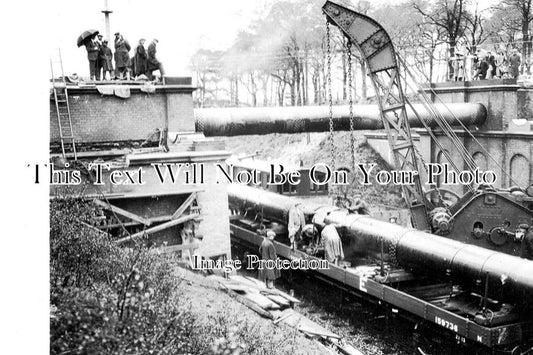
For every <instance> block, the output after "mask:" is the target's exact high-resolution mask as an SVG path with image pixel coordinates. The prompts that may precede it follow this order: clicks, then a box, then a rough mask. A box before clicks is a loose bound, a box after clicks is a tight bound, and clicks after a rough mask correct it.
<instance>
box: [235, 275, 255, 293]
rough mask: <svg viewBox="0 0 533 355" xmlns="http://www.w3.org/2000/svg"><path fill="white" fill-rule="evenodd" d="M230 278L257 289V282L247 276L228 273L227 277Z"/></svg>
mask: <svg viewBox="0 0 533 355" xmlns="http://www.w3.org/2000/svg"><path fill="white" fill-rule="evenodd" d="M229 279H230V280H232V281H235V282H238V283H241V284H243V285H246V286H248V287H251V288H254V289H257V290H259V287H258V286H257V284H256V283H255V282H253V281H250V280H248V279H247V278H245V277H243V276H240V275H230V277H229Z"/></svg>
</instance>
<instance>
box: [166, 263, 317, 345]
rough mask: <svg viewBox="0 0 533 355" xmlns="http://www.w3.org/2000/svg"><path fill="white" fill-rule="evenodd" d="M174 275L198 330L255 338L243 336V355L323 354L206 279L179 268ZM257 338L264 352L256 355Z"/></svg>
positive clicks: (309, 342) (292, 332)
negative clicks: (264, 345) (263, 344)
mask: <svg viewBox="0 0 533 355" xmlns="http://www.w3.org/2000/svg"><path fill="white" fill-rule="evenodd" d="M176 273H177V275H178V277H179V278H180V279H182V283H181V285H180V286H181V287H180V289H181V292H182V293H181V300H182V301H183V302H187V303H188V305H187V306H188V307H189V308H190V310H191V311H192V312H193V313H194V314H195V316H196V317H197V321H198V323H199V325H200V326H201V327H212V328H213V327H217V328H218V330H219V331H220V332H221V333H227V334H231V333H235V332H239V333H248V335H254V337H252V336H250V337H249V339H247V338H246V334H244V339H245V341H244V342H245V343H246V344H245V345H246V347H245V349H244V350H243V352H242V353H243V354H250V353H265V354H317V355H318V354H324V347H323V345H321V344H319V343H318V342H317V341H315V340H311V339H308V338H306V337H305V336H304V335H302V334H301V333H299V332H298V331H296V330H295V329H292V328H290V327H289V326H287V325H284V324H278V325H274V324H273V323H272V321H271V320H269V319H266V318H263V317H261V316H260V315H258V314H257V313H255V312H254V311H252V310H251V309H249V308H248V307H246V306H244V305H242V304H241V303H239V302H238V301H237V300H235V299H234V298H233V297H231V296H230V295H228V294H226V293H225V292H224V291H222V290H220V289H219V288H218V283H217V282H215V281H213V280H211V279H209V277H205V276H203V275H202V274H198V273H195V272H192V271H190V270H186V269H183V268H178V269H177V271H176ZM252 333H253V334H252ZM234 335H235V334H234ZM257 336H259V338H261V339H264V340H265V341H264V343H266V347H267V349H263V350H261V351H258V348H260V346H259V344H257V343H256V341H257V338H258V337H257ZM230 337H231V336H230ZM240 339H241V340H242V339H243V337H240ZM269 346H270V347H271V349H269V348H268V347H269ZM264 351H266V352H264Z"/></svg>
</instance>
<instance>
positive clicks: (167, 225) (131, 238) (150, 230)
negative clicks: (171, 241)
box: [116, 214, 200, 244]
mask: <svg viewBox="0 0 533 355" xmlns="http://www.w3.org/2000/svg"><path fill="white" fill-rule="evenodd" d="M197 219H200V215H199V214H190V215H187V216H184V217H181V218H178V219H174V220H172V221H169V222H166V223H163V224H160V225H158V226H155V227H152V228H148V229H147V230H145V231H142V232H139V233H135V234H132V235H130V236H129V237H124V238H121V239H118V240H116V243H117V244H123V243H126V242H129V241H134V240H136V239H139V238H142V237H143V236H144V235H150V234H153V233H155V232H159V231H162V230H164V229H167V228H170V227H173V226H177V225H178V224H181V223H185V222H187V221H191V220H197Z"/></svg>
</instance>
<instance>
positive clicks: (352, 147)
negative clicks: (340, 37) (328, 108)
mask: <svg viewBox="0 0 533 355" xmlns="http://www.w3.org/2000/svg"><path fill="white" fill-rule="evenodd" d="M347 49H348V102H349V107H350V154H351V156H352V173H353V174H354V176H355V135H354V118H353V90H352V86H353V85H352V41H351V40H348V43H347Z"/></svg>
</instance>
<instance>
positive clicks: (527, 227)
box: [518, 223, 529, 230]
mask: <svg viewBox="0 0 533 355" xmlns="http://www.w3.org/2000/svg"><path fill="white" fill-rule="evenodd" d="M518 228H520V229H525V230H528V229H529V225H527V224H526V223H522V224H520V225H519V226H518Z"/></svg>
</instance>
